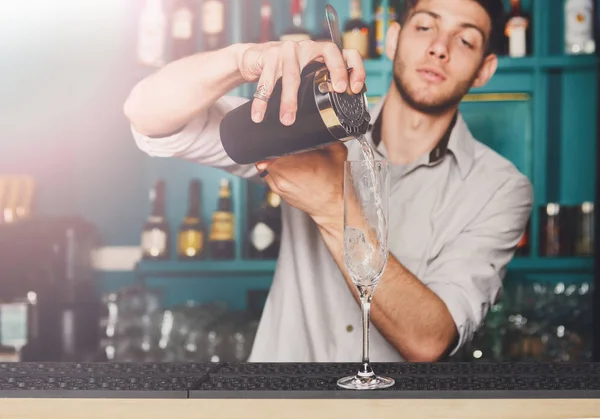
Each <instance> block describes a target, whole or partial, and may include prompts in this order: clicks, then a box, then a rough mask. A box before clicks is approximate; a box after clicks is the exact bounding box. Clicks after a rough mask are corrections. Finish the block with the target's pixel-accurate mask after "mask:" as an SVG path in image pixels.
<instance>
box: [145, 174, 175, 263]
mask: <svg viewBox="0 0 600 419" xmlns="http://www.w3.org/2000/svg"><path fill="white" fill-rule="evenodd" d="M150 200H151V201H152V212H151V213H150V215H149V216H148V219H147V220H146V223H145V224H144V227H143V229H142V257H143V258H144V259H167V258H168V257H169V227H168V224H167V220H166V213H165V204H166V191H165V182H164V181H163V180H158V181H157V182H156V184H155V186H154V188H153V189H152V191H151V192H150Z"/></svg>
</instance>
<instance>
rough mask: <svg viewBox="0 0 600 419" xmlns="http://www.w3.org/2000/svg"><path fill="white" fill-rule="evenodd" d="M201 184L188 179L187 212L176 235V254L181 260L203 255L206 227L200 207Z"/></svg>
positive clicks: (197, 257) (195, 258)
mask: <svg viewBox="0 0 600 419" xmlns="http://www.w3.org/2000/svg"><path fill="white" fill-rule="evenodd" d="M200 196H201V184H200V181H199V180H197V179H193V180H191V181H190V185H189V192H188V212H187V215H186V216H185V218H184V219H183V221H182V222H181V225H180V226H179V233H178V235H177V256H178V258H179V259H181V260H197V259H203V258H204V257H205V254H206V252H205V237H206V228H205V226H204V221H203V220H202V215H201V213H200V208H201V204H200V203H201V198H200Z"/></svg>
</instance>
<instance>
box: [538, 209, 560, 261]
mask: <svg viewBox="0 0 600 419" xmlns="http://www.w3.org/2000/svg"><path fill="white" fill-rule="evenodd" d="M563 214H564V212H563V211H562V208H561V205H560V204H558V203H556V202H550V203H548V204H546V205H545V206H543V207H541V208H540V224H541V225H540V256H546V257H556V256H563V255H564V250H565V249H564V235H565V232H564V231H563V228H562V227H563V225H564V216H563Z"/></svg>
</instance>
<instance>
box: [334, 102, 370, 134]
mask: <svg viewBox="0 0 600 419" xmlns="http://www.w3.org/2000/svg"><path fill="white" fill-rule="evenodd" d="M331 96H332V98H333V107H334V110H335V113H336V115H337V117H338V119H339V120H340V123H341V124H342V126H343V127H344V128H345V129H346V131H347V132H348V134H357V133H364V132H365V129H364V128H363V125H364V124H367V125H368V123H369V122H370V121H371V115H370V114H369V110H368V109H367V107H366V106H365V100H364V96H363V95H362V94H360V93H359V94H354V95H353V94H348V93H346V92H344V93H337V92H333V93H332V95H331Z"/></svg>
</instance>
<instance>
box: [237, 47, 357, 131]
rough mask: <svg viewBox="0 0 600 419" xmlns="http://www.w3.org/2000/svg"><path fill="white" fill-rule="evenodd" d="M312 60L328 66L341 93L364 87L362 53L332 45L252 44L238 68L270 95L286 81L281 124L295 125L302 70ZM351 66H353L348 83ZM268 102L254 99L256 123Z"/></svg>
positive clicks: (243, 55)
mask: <svg viewBox="0 0 600 419" xmlns="http://www.w3.org/2000/svg"><path fill="white" fill-rule="evenodd" d="M311 61H319V62H323V63H325V65H326V66H327V68H328V69H329V72H330V74H331V79H332V83H333V88H334V90H335V91H336V92H338V93H343V92H345V91H347V90H348V83H350V86H349V87H350V89H349V90H351V91H352V92H353V93H359V92H360V91H361V89H362V88H363V85H364V82H365V77H366V72H365V68H364V65H363V62H362V58H361V56H360V54H359V53H358V51H356V50H352V49H344V50H343V51H340V50H339V48H338V47H337V46H336V45H335V44H334V43H332V42H314V41H301V42H293V41H285V42H268V43H264V44H251V45H249V47H248V48H247V49H244V50H243V53H242V54H241V55H240V56H239V57H238V69H239V71H240V74H241V75H242V77H243V78H244V80H246V81H247V82H258V87H259V88H260V87H261V86H264V88H265V90H266V94H267V95H268V96H270V95H271V93H272V92H273V87H274V86H275V82H276V81H277V80H278V79H279V78H280V77H281V78H282V97H281V106H280V109H281V111H280V115H279V118H280V119H281V123H282V124H284V125H288V126H289V125H292V124H293V123H294V121H295V119H296V112H297V110H298V100H297V97H298V88H299V87H300V74H301V72H302V69H303V68H304V67H305V66H306V65H307V64H308V63H310V62H311ZM348 67H352V72H351V73H350V80H348V70H347V69H348ZM266 109H267V102H265V101H263V100H260V99H256V98H255V99H254V100H253V103H252V120H253V121H254V122H260V121H262V119H263V117H264V114H265V111H266Z"/></svg>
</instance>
